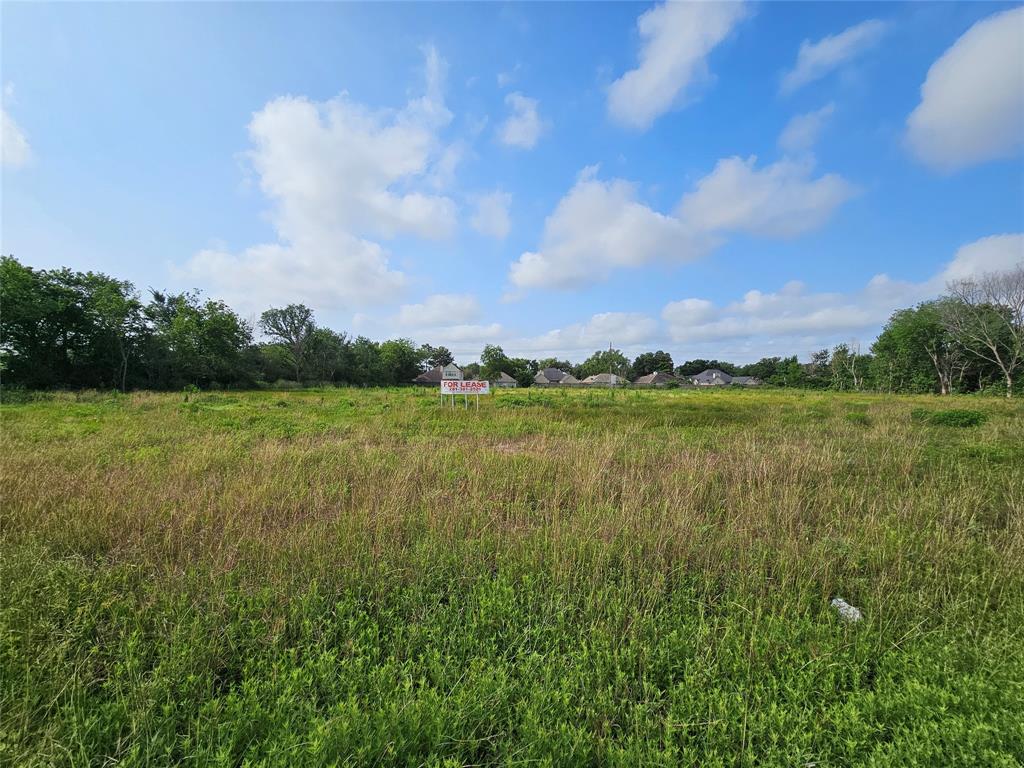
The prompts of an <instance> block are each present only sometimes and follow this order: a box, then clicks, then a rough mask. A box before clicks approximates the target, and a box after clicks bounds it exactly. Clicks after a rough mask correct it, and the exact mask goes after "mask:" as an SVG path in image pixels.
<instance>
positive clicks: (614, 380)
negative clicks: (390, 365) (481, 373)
mask: <svg viewBox="0 0 1024 768" xmlns="http://www.w3.org/2000/svg"><path fill="white" fill-rule="evenodd" d="M444 380H455V381H461V380H462V369H461V368H459V367H458V366H457V365H455V363H449V364H448V365H444V366H441V365H439V366H437V367H436V368H432V369H431V370H429V371H427V372H425V373H421V374H420V375H419V376H417V377H416V378H415V379H413V383H414V384H423V385H440V383H441V382H442V381H444ZM491 384H492V385H493V386H495V387H501V388H508V389H511V388H513V387H516V386H518V382H516V380H515V379H514V378H513V377H512V376H510V375H509V374H508V373H506V372H504V371H502V372H501V374H500V375H499V376H498V377H497V378H495V379H492V380H491ZM760 384H761V381H760V379H757V378H755V377H754V376H730V375H729V374H728V373H726V372H725V371H720V370H718V369H717V368H709V369H708V370H706V371H701V372H700V373H698V374H697V375H696V376H676V375H675V374H672V373H665V372H664V371H655V372H654V373H649V374H647V375H646V376H641V377H639V378H638V379H635V380H633V381H630V380H629V379H627V378H625V377H624V376H619V375H617V374H614V373H597V374H594V375H593V376H587V377H586V378H585V379H583V380H582V381H581V380H580V379H577V378H576V377H575V376H573V375H572V374H571V373H566V372H565V371H563V370H561V369H559V368H545V369H544V370H542V371H538V372H537V375H536V376H534V377H533V386H535V387H621V386H626V385H629V386H636V387H669V386H672V387H724V386H739V387H756V386H758V385H760Z"/></svg>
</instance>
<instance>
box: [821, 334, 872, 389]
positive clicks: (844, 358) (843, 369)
mask: <svg viewBox="0 0 1024 768" xmlns="http://www.w3.org/2000/svg"><path fill="white" fill-rule="evenodd" d="M865 363H866V361H865V360H864V358H863V356H862V355H861V354H860V345H859V344H858V343H856V342H852V343H850V344H845V343H844V344H837V345H836V346H835V348H834V349H833V350H832V359H831V361H830V363H829V367H830V369H831V372H832V388H833V389H839V390H843V389H853V390H859V389H860V388H861V386H862V385H863V383H864V373H865Z"/></svg>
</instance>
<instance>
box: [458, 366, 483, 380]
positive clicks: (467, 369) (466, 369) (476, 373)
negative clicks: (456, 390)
mask: <svg viewBox="0 0 1024 768" xmlns="http://www.w3.org/2000/svg"><path fill="white" fill-rule="evenodd" d="M462 378H464V379H474V380H475V379H479V378H480V363H466V364H465V365H464V366H462Z"/></svg>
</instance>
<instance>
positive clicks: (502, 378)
mask: <svg viewBox="0 0 1024 768" xmlns="http://www.w3.org/2000/svg"><path fill="white" fill-rule="evenodd" d="M495 381H500V382H504V383H508V384H511V383H514V382H515V379H514V378H512V377H511V376H509V375H508V374H507V373H505V372H504V371H502V372H501V373H500V374H499V375H498V378H497V379H495Z"/></svg>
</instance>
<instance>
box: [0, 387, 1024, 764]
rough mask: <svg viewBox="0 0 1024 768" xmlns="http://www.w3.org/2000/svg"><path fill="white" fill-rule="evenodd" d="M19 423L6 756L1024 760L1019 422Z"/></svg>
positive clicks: (770, 413)
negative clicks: (839, 602) (834, 602)
mask: <svg viewBox="0 0 1024 768" xmlns="http://www.w3.org/2000/svg"><path fill="white" fill-rule="evenodd" d="M948 409H960V410H963V409H970V410H974V411H979V412H981V414H982V415H981V416H975V417H970V416H968V417H963V416H960V417H957V416H953V417H950V416H943V415H941V414H940V415H938V416H936V413H937V412H940V411H943V410H948ZM0 414H2V438H0V448H2V454H0V455H2V469H0V473H2V474H0V492H2V512H0V524H2V542H0V545H2V549H0V581H2V585H3V586H2V606H0V684H2V689H0V763H2V764H5V765H19V766H20V765H25V766H43V765H82V766H85V765H95V766H101V765H104V766H105V765H124V766H136V765H171V764H187V765H224V766H229V765H282V766H284V765H289V766H290V765H316V766H319V765H352V766H362V765H378V766H389V765H402V766H420V765H426V766H461V765H531V766H532V765H539V766H556V765H557V766H578V765H625V766H642V765H644V766H645V765H665V766H677V765H694V766H696V765H701V766H703V765H710V766H715V765H722V766H725V765H729V766H732V765H751V766H752V765H780V766H810V765H816V766H819V767H822V768H823V767H824V766H847V765H871V766H885V765H900V766H903V765H922V766H953V765H956V766H969V765H977V766H1017V765H1020V764H1021V762H1022V761H1024V636H1022V625H1024V520H1022V513H1024V408H1022V406H1021V405H1018V404H1017V403H1007V402H1004V401H1002V400H999V399H978V398H943V399H939V398H931V397H922V398H910V397H885V396H878V395H866V394H850V395H842V394H827V393H825V394H816V393H803V392H783V391H762V392H752V391H725V392H720V391H713V392H712V391H682V390H679V391H666V392H654V391H643V392H635V391H614V392H613V391H597V392H589V391H572V392H551V391H547V392H540V391H525V390H524V391H506V392H500V393H498V394H497V395H496V396H494V397H492V398H489V399H485V400H484V402H483V405H482V406H481V408H480V411H479V413H477V412H476V411H473V410H470V411H468V412H467V411H464V410H456V411H454V412H452V411H443V410H441V408H440V407H439V404H438V398H437V396H436V394H434V393H433V392H432V391H429V392H428V391H418V390H408V389H406V390H364V391H359V390H307V391H291V392H257V393H210V394H198V395H190V396H186V395H183V394H148V393H139V394H132V395H128V396H114V395H108V394H97V393H91V394H90V393H86V394H82V395H77V396H76V395H57V396H54V397H52V398H49V399H40V400H29V401H27V402H24V403H11V404H5V405H4V406H2V408H0ZM979 422H980V423H979ZM835 596H842V597H843V598H845V599H846V600H847V601H849V602H850V603H852V604H853V605H856V606H858V607H860V608H861V609H862V610H863V612H864V620H863V621H861V622H860V623H857V624H848V623H844V622H842V621H840V620H839V619H838V618H837V616H836V614H835V612H834V611H833V610H832V609H831V608H830V607H829V601H830V599H831V598H833V597H835Z"/></svg>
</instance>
